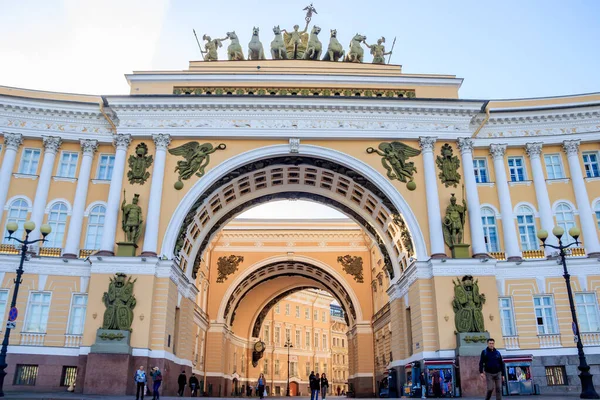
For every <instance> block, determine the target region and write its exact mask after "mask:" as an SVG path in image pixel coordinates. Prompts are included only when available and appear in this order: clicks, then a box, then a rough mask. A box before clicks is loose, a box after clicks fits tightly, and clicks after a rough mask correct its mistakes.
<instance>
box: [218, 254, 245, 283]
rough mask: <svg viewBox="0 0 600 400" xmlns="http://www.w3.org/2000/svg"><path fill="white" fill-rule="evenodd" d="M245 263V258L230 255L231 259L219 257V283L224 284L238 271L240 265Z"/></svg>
mask: <svg viewBox="0 0 600 400" xmlns="http://www.w3.org/2000/svg"><path fill="white" fill-rule="evenodd" d="M243 261H244V256H235V255H233V254H232V255H230V256H229V257H225V256H223V257H219V259H218V261H217V271H218V272H219V275H218V276H217V283H223V282H225V281H226V280H227V277H228V276H229V275H231V274H233V273H234V272H235V271H237V270H238V265H240V264H241V263H242V262H243Z"/></svg>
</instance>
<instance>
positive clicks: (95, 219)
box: [85, 205, 106, 250]
mask: <svg viewBox="0 0 600 400" xmlns="http://www.w3.org/2000/svg"><path fill="white" fill-rule="evenodd" d="M105 215H106V207H104V206H102V205H97V206H95V207H94V208H92V210H91V211H90V215H89V216H88V226H87V234H86V235H85V249H87V250H98V249H100V241H101V240H102V232H104V216H105Z"/></svg>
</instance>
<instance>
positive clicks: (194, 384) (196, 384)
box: [189, 372, 200, 397]
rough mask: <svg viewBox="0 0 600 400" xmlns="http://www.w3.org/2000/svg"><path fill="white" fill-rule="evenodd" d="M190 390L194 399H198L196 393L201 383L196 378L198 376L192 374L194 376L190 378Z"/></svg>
mask: <svg viewBox="0 0 600 400" xmlns="http://www.w3.org/2000/svg"><path fill="white" fill-rule="evenodd" d="M189 384H190V390H191V391H192V397H196V394H197V393H196V391H197V390H198V387H199V386H200V382H198V378H196V374H194V373H193V372H192V376H190V381H189Z"/></svg>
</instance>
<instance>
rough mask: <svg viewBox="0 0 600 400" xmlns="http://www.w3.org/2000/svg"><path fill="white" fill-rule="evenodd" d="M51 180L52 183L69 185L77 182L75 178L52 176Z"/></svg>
mask: <svg viewBox="0 0 600 400" xmlns="http://www.w3.org/2000/svg"><path fill="white" fill-rule="evenodd" d="M52 180H53V181H54V182H69V183H75V182H77V178H67V177H64V176H53V177H52Z"/></svg>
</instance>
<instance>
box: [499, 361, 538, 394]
mask: <svg viewBox="0 0 600 400" xmlns="http://www.w3.org/2000/svg"><path fill="white" fill-rule="evenodd" d="M532 360H533V356H531V355H526V356H507V357H504V366H505V368H506V370H505V373H506V386H507V391H508V395H509V396H511V395H519V394H533V379H532V376H531V362H532Z"/></svg>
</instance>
